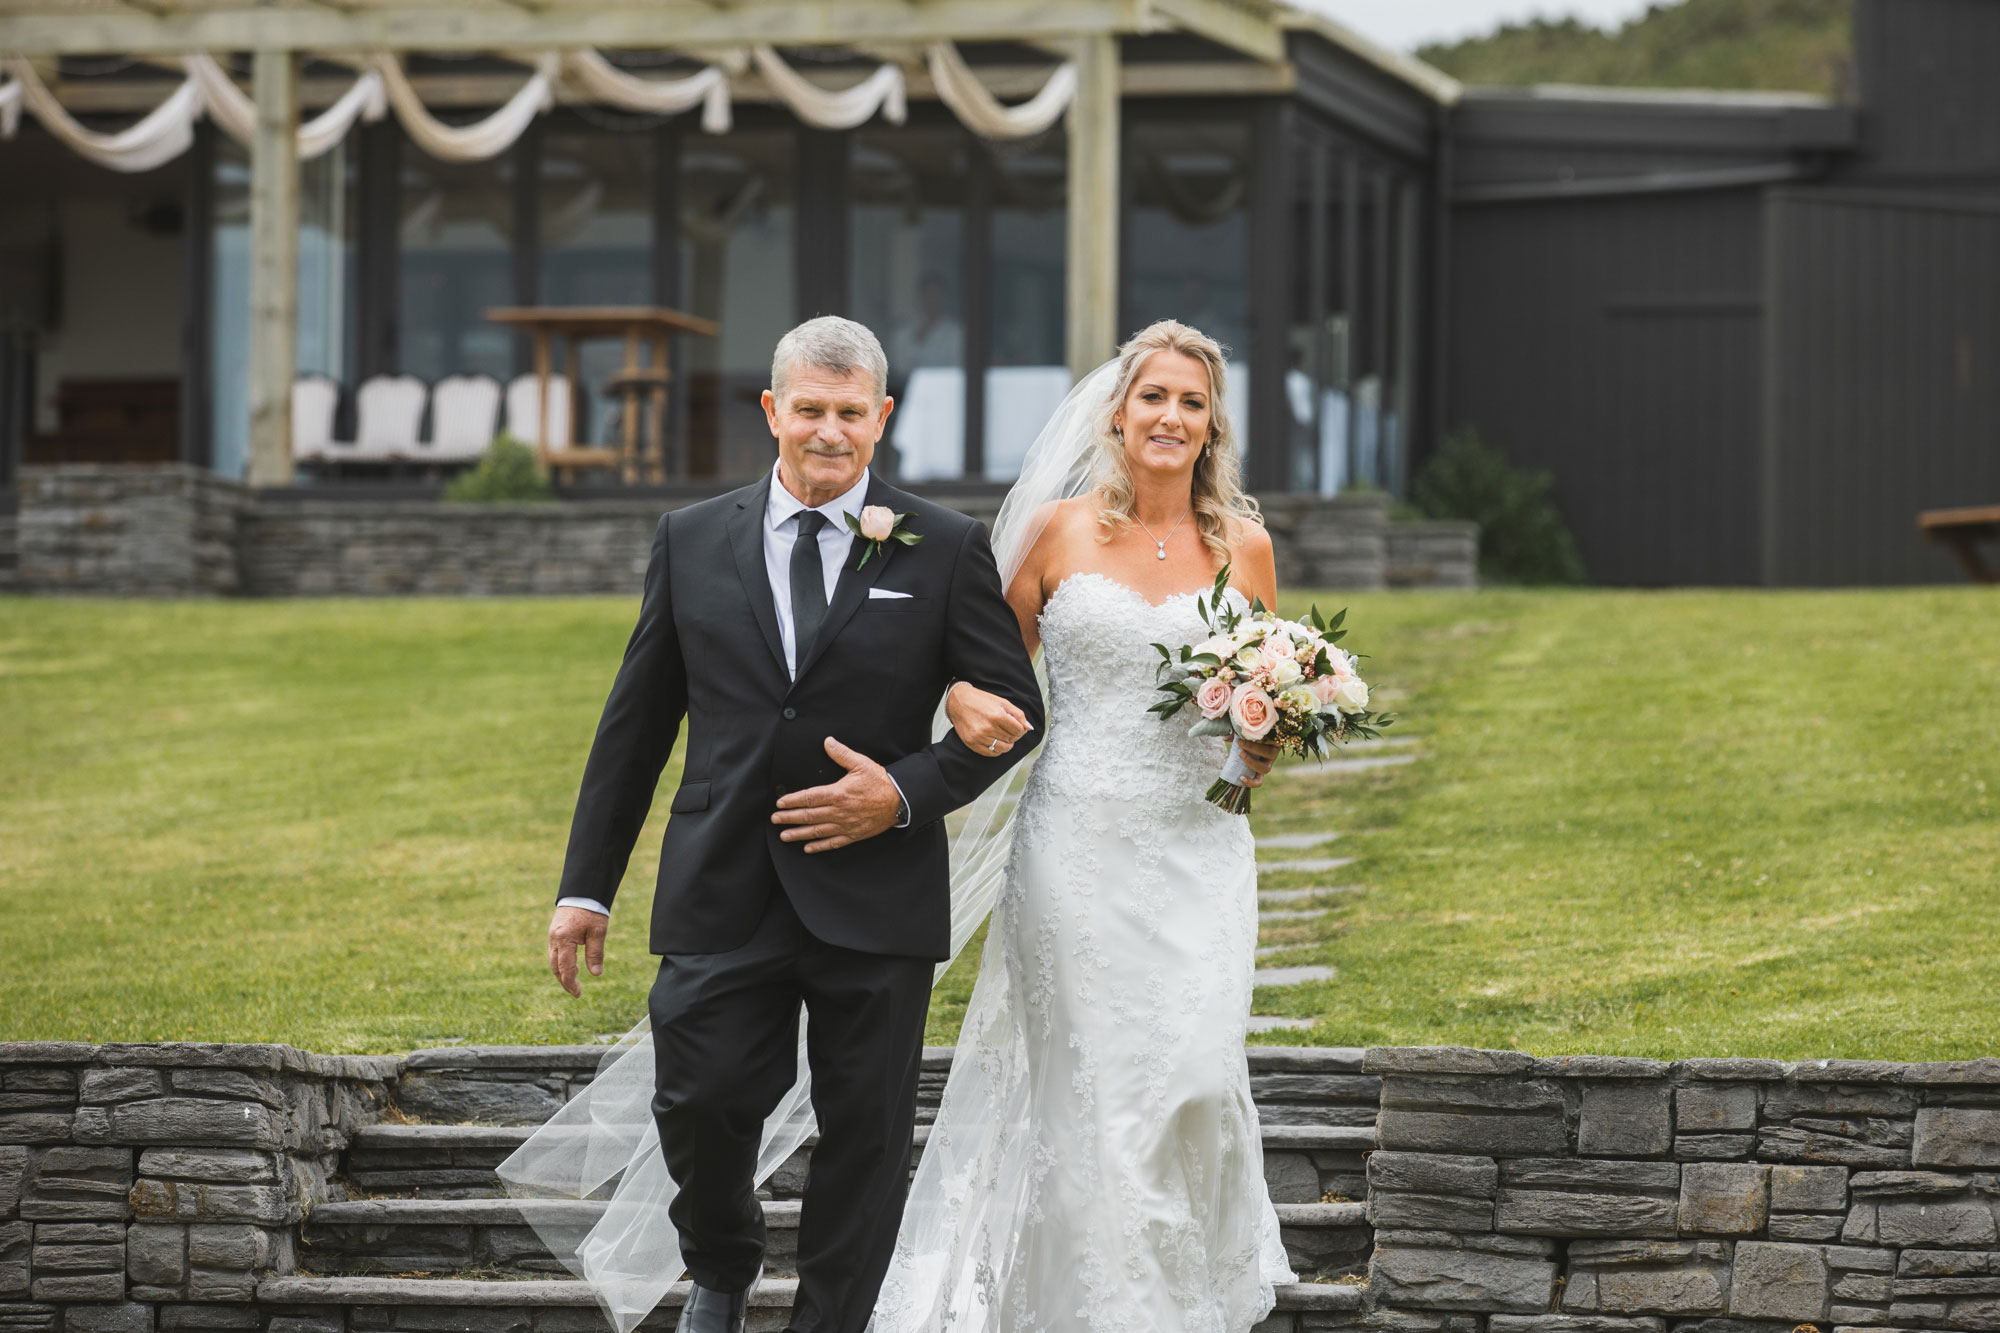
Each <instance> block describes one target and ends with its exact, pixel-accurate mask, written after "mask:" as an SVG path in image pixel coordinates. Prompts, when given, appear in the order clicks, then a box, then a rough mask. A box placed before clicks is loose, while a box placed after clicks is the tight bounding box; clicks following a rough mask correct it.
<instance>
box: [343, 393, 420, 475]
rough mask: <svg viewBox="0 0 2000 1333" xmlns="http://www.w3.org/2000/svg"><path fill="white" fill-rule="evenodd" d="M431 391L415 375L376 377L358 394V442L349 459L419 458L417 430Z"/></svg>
mask: <svg viewBox="0 0 2000 1333" xmlns="http://www.w3.org/2000/svg"><path fill="white" fill-rule="evenodd" d="M428 396H429V391H428V390H426V389H425V388H424V382H423V381H422V380H420V379H418V378H417V377H416V376H415V375H376V376H373V377H371V378H369V379H368V380H366V381H364V382H363V383H362V385H361V390H360V392H359V393H357V394H356V395H355V415H356V418H357V419H356V422H355V430H354V435H355V440H354V448H353V452H352V453H351V454H348V455H347V456H348V457H350V458H353V459H355V460H356V461H357V462H363V463H393V462H396V461H398V460H400V459H404V458H411V457H418V456H420V455H418V453H417V427H418V426H419V425H420V424H421V423H422V422H423V419H424V399H425V398H426V397H428Z"/></svg>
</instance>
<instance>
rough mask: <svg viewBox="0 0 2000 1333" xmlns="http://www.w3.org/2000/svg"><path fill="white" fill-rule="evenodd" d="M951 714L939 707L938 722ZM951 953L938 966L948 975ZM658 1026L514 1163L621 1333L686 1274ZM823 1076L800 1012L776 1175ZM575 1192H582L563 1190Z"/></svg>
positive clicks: (1010, 514)
mask: <svg viewBox="0 0 2000 1333" xmlns="http://www.w3.org/2000/svg"><path fill="white" fill-rule="evenodd" d="M1117 372H1118V366H1117V363H1116V362H1115V361H1113V362H1109V363H1106V364H1105V365H1103V366H1100V367H1098V368H1097V369H1096V370H1094V371H1092V372H1091V373H1090V374H1089V375H1087V376H1085V377H1084V378H1083V380H1082V382H1080V383H1079V384H1077V386H1076V387H1075V388H1073V389H1071V390H1070V392H1069V395H1068V396H1067V397H1066V398H1064V399H1063V401H1062V405H1061V406H1059V407H1058V408H1057V409H1056V411H1055V413H1054V415H1052V416H1051V417H1050V418H1049V422H1048V424H1047V425H1046V426H1044V427H1043V428H1042V432H1041V434H1040V435H1039V436H1037V437H1036V440H1035V444H1034V447H1033V448H1031V449H1030V450H1029V451H1028V456H1027V458H1026V459H1025V460H1024V461H1023V463H1022V467H1021V476H1020V480H1019V481H1017V482H1016V483H1015V484H1014V486H1013V488H1012V489H1011V490H1009V491H1008V493H1007V498H1006V500H1005V501H1004V502H1003V503H1002V504H1001V506H1000V514H999V517H998V518H997V519H996V520H995V521H994V525H993V552H994V556H995V559H996V561H997V563H998V564H999V567H1000V580H1001V585H1002V586H1003V587H1005V586H1007V585H1008V584H1010V583H1011V582H1012V581H1013V578H1014V575H1015V573H1016V572H1018V571H1019V570H1020V568H1021V565H1022V564H1023V562H1025V561H1026V559H1027V556H1028V552H1029V551H1031V550H1033V549H1034V545H1035V542H1036V540H1037V539H1038V538H1039V537H1040V536H1041V533H1042V529H1043V528H1044V527H1045V526H1046V525H1047V523H1048V520H1049V518H1050V515H1051V507H1052V504H1053V502H1054V501H1057V500H1063V499H1067V498H1069V497H1071V496H1075V495H1080V494H1082V493H1083V492H1084V491H1085V490H1087V489H1089V487H1090V484H1091V462H1092V454H1093V452H1094V450H1095V446H1096V441H1097V436H1098V431H1099V428H1100V426H1101V422H1102V419H1103V412H1104V411H1105V409H1106V408H1107V407H1108V399H1109V397H1110V394H1111V391H1112V389H1113V387H1114V386H1115V384H1116V381H1117ZM948 726H949V724H948V723H947V722H946V721H945V720H944V715H943V711H942V710H940V711H939V715H938V730H937V733H936V734H937V735H939V736H942V735H943V734H944V732H945V729H946V728H947V727H948ZM1024 768H1025V766H1023V767H1021V768H1016V769H1014V770H1013V772H1012V773H1011V774H1010V775H1009V777H1008V779H1007V780H1005V781H1002V782H998V783H995V784H994V785H993V786H992V787H991V788H989V789H988V790H987V791H986V792H985V793H984V794H983V795H982V796H981V797H980V798H979V799H978V800H977V801H975V802H974V803H973V804H972V805H971V806H969V807H967V809H966V811H965V814H964V818H963V823H962V824H961V826H960V828H959V830H958V832H957V833H956V834H955V835H954V836H953V839H952V846H951V952H952V958H953V959H956V957H957V956H958V954H959V952H960V951H962V950H963V949H964V948H965V945H966V943H967V942H968V941H969V940H971V938H972V936H973V934H974V933H975V932H976V931H977V930H978V928H979V925H980V923H981V922H982V921H984V920H985V919H986V917H987V915H988V914H989V913H990V912H991V911H992V910H993V905H994V904H995V903H996V902H997V901H999V898H1000V893H1001V890H1002V888H1003V887H1004V885H1005V880H1006V872H1007V858H1008V853H1009V850H1010V848H1011V847H1012V845H1013V823H1014V821H1013V809H1014V800H1015V797H1016V794H1017V793H1018V790H1019V788H1020V785H1021V782H1022V779H1023V776H1024ZM950 966H951V961H950V960H947V961H946V962H944V963H940V964H939V965H938V970H937V975H938V976H940V977H942V976H943V975H944V973H945V971H946V969H948V968H949V967H950ZM652 1103H653V1036H652V1029H651V1025H650V1022H649V1021H646V1020H642V1021H641V1022H639V1023H638V1024H637V1025H636V1026H634V1027H633V1028H632V1030H631V1031H629V1032H627V1033H626V1034H625V1035H624V1036H623V1037H621V1038H620V1039H619V1040H618V1042H617V1043H616V1044H615V1045H613V1046H612V1047H610V1048H609V1049H608V1050H607V1051H606V1052H605V1056H604V1059H603V1061H602V1062H601V1063H600V1064H599V1065H598V1070H597V1077H596V1079H595V1080H593V1081H592V1082H591V1083H590V1084H589V1085H588V1086H586V1087H585V1088H584V1089H583V1090H582V1091H581V1092H579V1093H578V1094H577V1095H576V1096H575V1097H574V1098H572V1099H571V1100H570V1101H569V1103H568V1104H567V1105H565V1106H564V1107H563V1108H562V1109H561V1110H560V1111H558V1112H556V1114H555V1115H554V1116H552V1117H551V1118H550V1119H549V1120H548V1121H547V1122H546V1123H545V1124H543V1125H542V1126H541V1128H539V1129H537V1130H536V1131H535V1132H534V1133H533V1134H532V1135H530V1136H529V1137H528V1139H527V1141H526V1142H525V1143H523V1144H522V1145H521V1147H520V1148H519V1149H517V1150H516V1151H515V1152H514V1154H513V1155H512V1156H511V1157H509V1158H508V1159H507V1160H506V1161H505V1162H503V1163H501V1165H500V1168H499V1176H500V1180H501V1183H502V1185H503V1187H504V1188H505V1189H506V1191H507V1193H508V1194H509V1195H510V1196H512V1197H514V1198H517V1199H521V1200H523V1201H524V1203H525V1205H526V1206H524V1207H523V1209H522V1215H523V1219H524V1220H525V1221H526V1222H527V1223H528V1224H529V1225H530V1226H532V1227H533V1228H534V1229H535V1231H536V1233H537V1234H538V1235H539V1236H540V1237H541V1239H542V1241H543V1243H544V1244H546V1245H547V1246H548V1249H549V1252H550V1253H551V1254H553V1255H554V1256H555V1257H556V1259H557V1260H558V1261H559V1262H560V1263H561V1264H562V1265H563V1267H565V1268H567V1269H568V1270H569V1271H570V1272H571V1273H574V1274H575V1275H576V1276H577V1277H579V1278H581V1279H582V1280H583V1281H584V1282H586V1283H587V1284H589V1286H590V1288H591V1290H592V1291H593V1292H594V1293H595V1294H596V1296H597V1300H598V1304H600V1305H601V1306H602V1307H603V1308H604V1312H605V1314H606V1316H607V1317H608V1318H609V1319H610V1320H611V1322H612V1324H613V1326H614V1327H616V1328H617V1330H618V1333H632V1329H633V1328H634V1327H636V1326H637V1325H638V1323H639V1321H640V1320H642V1319H644V1318H645V1317H646V1316H647V1315H648V1314H649V1313H651V1312H652V1310H653V1309H654V1307H656V1306H657V1305H659V1303H660V1301H661V1299H662V1298H664V1297H665V1296H666V1294H667V1289H668V1288H669V1287H671V1286H672V1285H673V1284H674V1282H675V1281H676V1280H678V1279H679V1278H680V1276H681V1271H682V1266H681V1252H680V1237H679V1235H678V1233H677V1232H676V1231H675V1229H674V1225H673V1222H672V1221H671V1220H670V1219H669V1218H668V1216H667V1208H668V1205H669V1204H671V1203H672V1202H673V1199H674V1195H675V1194H676V1193H678V1190H677V1188H676V1186H675V1185H674V1181H673V1177H672V1176H670V1175H668V1174H667V1167H666V1161H665V1159H664V1158H663V1157H662V1156H661V1154H660V1137H659V1128H658V1126H657V1125H656V1124H655V1123H654V1120H653V1108H652ZM815 1127H816V1126H815V1123H814V1120H813V1112H812V1076H811V1073H810V1071H809V1070H808V1068H807V1064H806V1036H805V1023H804V1021H803V1019H802V1020H801V1022H800V1025H799V1049H798V1077H797V1080H796V1081H795V1082H794V1083H793V1084H792V1088H791V1091H790V1092H788V1093H786V1094H785V1097H784V1100H783V1101H781V1102H780V1103H779V1104H778V1108H777V1109H776V1110H775V1111H773V1112H772V1113H771V1115H770V1118H769V1119H767V1120H766V1121H765V1122H764V1138H763V1144H762V1147H761V1149H760V1150H759V1152H758V1156H757V1183H758V1184H759V1185H762V1184H763V1183H764V1182H765V1181H766V1180H768V1179H769V1178H770V1176H771V1174H772V1173H773V1172H775V1171H776V1170H777V1169H778V1168H779V1167H780V1166H781V1165H783V1164H784V1162H785V1160H786V1159H787V1158H789V1157H790V1156H791V1155H792V1154H793V1153H794V1152H796V1151H798V1149H799V1148H800V1147H801V1146H803V1145H804V1144H805V1142H806V1140H807V1139H808V1138H809V1137H810V1136H811V1135H812V1133H813V1131H814V1129H815ZM562 1200H573V1201H577V1202H571V1203H562V1202H559V1201H562Z"/></svg>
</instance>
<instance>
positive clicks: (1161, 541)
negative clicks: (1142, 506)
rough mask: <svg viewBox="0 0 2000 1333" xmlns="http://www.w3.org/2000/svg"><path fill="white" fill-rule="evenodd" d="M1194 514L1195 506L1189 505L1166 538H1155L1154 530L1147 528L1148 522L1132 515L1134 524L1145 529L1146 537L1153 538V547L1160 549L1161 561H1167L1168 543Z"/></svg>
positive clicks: (1168, 530)
mask: <svg viewBox="0 0 2000 1333" xmlns="http://www.w3.org/2000/svg"><path fill="white" fill-rule="evenodd" d="M1193 512H1194V506H1193V505H1189V506H1188V507H1187V508H1186V509H1183V510H1181V516H1180V517H1179V518H1177V519H1175V520H1174V525H1173V526H1172V527H1171V528H1168V529H1167V535H1166V536H1165V537H1153V530H1152V529H1151V528H1147V527H1146V520H1145V519H1143V518H1140V517H1139V516H1138V515H1137V514H1134V515H1132V521H1133V522H1134V523H1137V524H1138V525H1139V526H1140V527H1141V528H1145V531H1146V535H1147V536H1148V537H1153V545H1155V546H1157V547H1159V548H1160V552H1159V554H1160V559H1162V560H1165V559H1166V558H1167V543H1168V542H1170V541H1172V540H1173V539H1174V534H1175V533H1176V532H1179V531H1180V530H1181V524H1183V523H1185V522H1187V516H1188V515H1189V514H1192V513H1193Z"/></svg>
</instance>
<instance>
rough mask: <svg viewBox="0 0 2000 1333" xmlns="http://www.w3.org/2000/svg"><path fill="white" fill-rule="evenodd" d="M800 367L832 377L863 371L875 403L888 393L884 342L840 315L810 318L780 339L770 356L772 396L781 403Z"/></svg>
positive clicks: (886, 359)
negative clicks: (866, 374)
mask: <svg viewBox="0 0 2000 1333" xmlns="http://www.w3.org/2000/svg"><path fill="white" fill-rule="evenodd" d="M799 366H812V367H813V368H815V369H817V370H824V371H826V372H828V373H829V374H833V375H852V374H853V373H854V372H855V371H857V370H864V371H866V372H868V386H869V389H870V391H871V392H872V393H873V394H874V395H875V401H876V402H878V403H879V402H881V401H882V399H883V398H884V397H885V396H886V395H887V394H888V392H889V358H888V356H887V355H886V354H884V353H883V351H882V343H881V340H880V339H878V338H877V337H876V336H875V334H874V333H873V332H872V331H871V330H870V329H869V327H868V326H867V325H866V324H857V323H855V322H854V321H853V320H851V319H842V318H841V317H840V316H839V315H821V316H820V317H819V318H818V319H809V320H807V321H806V322H805V323H803V324H801V325H799V326H798V327H797V328H795V329H793V330H792V331H791V332H790V333H788V334H786V335H785V336H784V337H782V338H780V339H778V350H777V351H775V352H773V353H771V396H772V397H774V398H776V399H777V400H778V401H779V402H783V401H784V399H785V386H786V384H787V382H788V381H789V380H790V379H791V377H792V371H793V370H794V369H795V368H797V367H799Z"/></svg>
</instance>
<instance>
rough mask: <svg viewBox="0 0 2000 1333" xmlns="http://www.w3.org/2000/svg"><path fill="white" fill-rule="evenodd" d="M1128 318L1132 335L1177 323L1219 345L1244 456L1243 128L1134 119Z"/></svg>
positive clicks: (1240, 123) (1246, 267)
mask: <svg viewBox="0 0 2000 1333" xmlns="http://www.w3.org/2000/svg"><path fill="white" fill-rule="evenodd" d="M1126 152H1127V154H1128V155H1129V157H1130V166H1129V169H1128V170H1129V178H1130V181H1131V200H1130V203H1129V204H1128V215H1127V224H1126V245H1127V246H1128V247H1129V254H1128V256H1127V259H1126V273H1127V275H1128V276H1127V282H1128V284H1129V285H1128V287H1127V296H1126V314H1127V320H1128V322H1129V323H1130V325H1131V328H1130V329H1128V330H1126V332H1127V333H1131V332H1135V331H1137V330H1139V329H1142V328H1144V327H1145V326H1146V325H1148V324H1151V323H1153V322H1154V321H1155V320H1160V319H1177V320H1179V321H1180V322H1181V323H1183V324H1189V325H1192V326H1194V327H1195V328H1197V329H1200V330H1201V331H1202V332H1203V333H1206V334H1207V335H1208V336H1209V337H1211V338H1214V339H1215V340H1216V341H1217V342H1219V343H1221V344H1222V347H1223V351H1224V353H1225V355H1227V357H1228V358H1229V361H1230V363H1231V364H1230V371H1229V379H1230V385H1231V386H1232V387H1233V388H1234V390H1235V391H1234V392H1233V393H1232V394H1230V396H1229V399H1228V401H1229V404H1230V411H1231V414H1232V417H1233V420H1234V422H1235V425H1236V433H1237V439H1238V441H1239V442H1240V444H1241V445H1242V446H1243V447H1244V448H1245V449H1246V450H1247V448H1248V447H1249V443H1250V442H1249V424H1250V414H1249V411H1248V392H1247V391H1248V387H1249V378H1250V377H1249V365H1248V362H1249V354H1250V208H1249V204H1250V126H1249V123H1248V121H1247V120H1246V119H1244V118H1242V117H1236V118H1220V117H1214V116H1204V117H1203V118H1201V119H1199V120H1192V119H1178V118H1173V119H1170V118H1166V117H1163V116H1159V115H1158V114H1157V113H1155V115H1154V116H1152V117H1148V118H1145V119H1141V118H1139V117H1134V118H1133V122H1132V126H1131V131H1130V133H1128V134H1127V136H1126Z"/></svg>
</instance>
